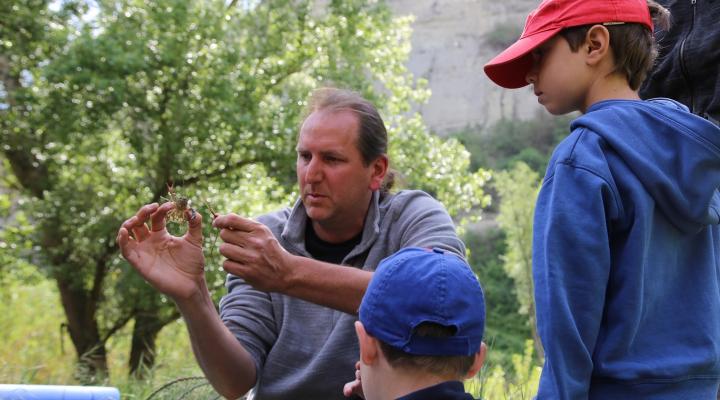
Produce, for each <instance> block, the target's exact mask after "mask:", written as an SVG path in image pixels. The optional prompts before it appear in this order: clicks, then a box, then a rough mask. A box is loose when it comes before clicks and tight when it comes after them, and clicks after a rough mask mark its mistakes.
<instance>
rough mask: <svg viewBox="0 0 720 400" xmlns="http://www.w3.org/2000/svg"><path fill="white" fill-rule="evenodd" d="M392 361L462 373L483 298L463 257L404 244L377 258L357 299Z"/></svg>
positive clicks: (479, 330) (469, 361)
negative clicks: (385, 256)
mask: <svg viewBox="0 0 720 400" xmlns="http://www.w3.org/2000/svg"><path fill="white" fill-rule="evenodd" d="M358 314H359V317H360V318H359V319H360V322H362V324H363V326H364V328H365V331H366V332H367V333H368V334H369V335H371V336H372V337H374V338H376V339H377V340H378V341H379V342H380V348H381V351H382V352H383V354H384V355H385V358H386V359H387V360H388V362H389V363H390V365H391V366H392V367H396V368H402V369H405V370H409V371H423V372H427V373H431V374H435V375H438V376H443V377H445V376H453V377H454V378H456V379H462V378H463V377H464V376H465V375H466V374H467V372H468V371H469V370H470V368H471V367H472V365H473V362H474V361H475V354H477V352H478V351H480V349H481V346H482V337H483V333H484V330H485V298H484V296H483V293H482V288H481V287H480V282H478V280H477V277H476V276H475V274H473V272H472V270H470V267H469V266H468V265H467V263H466V262H465V260H463V259H462V258H460V257H459V256H457V255H455V254H452V253H446V252H445V251H443V250H440V249H432V250H431V249H423V248H419V247H410V248H406V249H402V250H400V251H398V252H397V253H395V254H393V255H391V256H390V257H388V258H386V259H384V260H382V261H381V262H380V265H378V267H377V269H376V270H375V274H374V275H373V278H372V280H371V281H370V284H369V285H368V288H367V291H366V292H365V296H363V299H362V302H361V303H360V310H359V313H358Z"/></svg>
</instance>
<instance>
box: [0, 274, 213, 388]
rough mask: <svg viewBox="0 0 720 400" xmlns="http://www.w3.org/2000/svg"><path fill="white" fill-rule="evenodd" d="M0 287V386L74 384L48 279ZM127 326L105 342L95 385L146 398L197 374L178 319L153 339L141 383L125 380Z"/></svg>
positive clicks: (61, 320)
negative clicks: (103, 374)
mask: <svg viewBox="0 0 720 400" xmlns="http://www.w3.org/2000/svg"><path fill="white" fill-rule="evenodd" d="M2 283H3V284H4V285H3V286H2V289H0V383H16V384H48V385H78V384H79V383H78V381H77V380H76V379H75V378H74V377H73V374H74V367H75V360H76V356H75V350H74V348H73V346H72V342H71V340H70V337H69V335H68V334H67V332H65V331H64V330H63V328H62V326H63V323H64V321H65V316H64V314H63V311H62V307H61V305H60V301H59V296H58V294H57V290H56V288H55V286H54V284H53V283H52V282H51V281H48V280H44V279H37V280H35V282H34V283H32V284H23V283H18V282H7V281H3V282H2ZM131 332H132V325H128V326H126V327H125V328H124V329H123V330H121V331H120V332H118V334H116V336H115V337H113V338H112V339H110V340H109V341H108V343H107V351H108V364H109V368H110V375H109V377H108V379H107V381H105V382H99V383H98V385H99V386H114V387H117V388H118V389H119V390H120V393H121V396H122V398H123V399H144V398H147V396H148V395H150V394H151V393H152V392H153V391H154V390H155V389H156V388H158V387H160V386H162V385H163V384H165V383H166V382H169V381H172V380H174V379H176V378H179V377H188V376H199V375H202V372H201V371H200V369H199V367H198V366H197V364H196V362H195V359H194V357H193V355H192V350H191V347H190V344H189V340H188V337H187V331H186V330H185V326H184V325H183V323H182V321H177V322H175V323H172V324H170V325H168V326H166V327H165V328H164V329H163V330H162V331H161V332H160V336H159V337H158V341H157V343H158V348H157V356H156V360H157V363H156V365H155V367H154V368H153V370H152V371H149V374H148V378H147V379H145V380H142V381H140V380H135V379H132V378H129V377H128V367H127V363H128V355H129V348H130V339H131Z"/></svg>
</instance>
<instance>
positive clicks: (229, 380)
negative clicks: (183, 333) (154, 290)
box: [176, 290, 256, 399]
mask: <svg viewBox="0 0 720 400" xmlns="http://www.w3.org/2000/svg"><path fill="white" fill-rule="evenodd" d="M176 304H177V306H178V308H179V309H180V313H181V314H182V316H183V318H184V319H185V323H186V326H187V329H188V333H189V334H190V341H191V344H192V348H193V353H195V358H196V359H197V362H198V364H199V365H200V368H202V370H203V372H204V373H205V376H206V377H207V379H208V380H209V381H210V383H211V384H212V386H213V388H215V390H216V391H217V392H218V393H220V394H222V395H223V396H224V397H226V398H230V399H235V398H238V397H240V396H242V395H244V394H245V393H247V392H248V391H249V390H250V389H251V388H252V387H253V386H254V385H255V380H256V371H255V362H254V360H253V358H252V356H251V355H250V353H248V351H247V350H246V349H245V348H244V347H243V346H242V344H241V343H240V342H239V341H238V340H237V339H236V338H235V337H234V336H233V334H232V333H231V332H230V330H229V329H228V328H227V327H226V326H225V325H224V324H223V323H222V321H221V320H220V317H219V315H218V313H217V311H216V309H215V305H214V304H213V302H212V299H211V298H210V294H209V293H208V292H207V290H204V291H203V292H202V293H200V294H198V295H197V296H196V298H193V299H188V300H183V301H176Z"/></svg>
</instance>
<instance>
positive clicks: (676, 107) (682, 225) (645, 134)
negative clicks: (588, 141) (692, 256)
mask: <svg viewBox="0 0 720 400" xmlns="http://www.w3.org/2000/svg"><path fill="white" fill-rule="evenodd" d="M583 127H586V128H588V129H590V130H592V131H593V132H595V133H597V134H598V135H600V136H601V137H602V138H603V139H605V141H606V142H607V143H608V145H609V146H610V147H612V148H613V150H614V151H615V152H616V153H617V154H618V155H619V156H620V157H621V158H622V159H623V161H624V162H625V163H626V164H627V165H628V166H629V168H630V169H631V170H632V171H633V173H634V174H635V175H636V176H637V177H638V178H639V179H640V181H641V182H642V184H643V186H645V188H646V190H647V191H648V192H649V193H650V195H651V196H652V197H653V199H654V200H655V202H656V203H657V205H658V207H659V208H660V209H661V210H662V212H663V213H664V214H665V215H666V217H667V218H668V219H669V220H670V222H671V223H672V224H673V225H675V226H676V227H677V228H678V229H680V230H681V231H683V232H687V233H692V232H697V231H699V230H701V229H703V228H704V227H706V226H707V225H711V224H720V192H719V191H718V189H719V188H720V128H718V127H717V126H715V125H714V124H712V123H711V122H708V121H706V120H704V119H702V118H699V117H697V116H695V115H693V114H690V113H689V112H688V109H687V107H685V106H684V105H682V104H680V103H678V102H675V101H674V100H670V99H665V98H657V99H651V100H648V101H634V100H607V101H601V102H598V103H596V104H594V105H593V106H591V107H590V108H589V109H588V110H587V112H586V114H584V115H583V116H581V117H579V118H577V119H576V120H574V121H573V122H572V124H571V129H573V130H574V129H576V128H583ZM651 133H652V134H651Z"/></svg>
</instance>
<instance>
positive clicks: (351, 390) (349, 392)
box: [343, 361, 365, 399]
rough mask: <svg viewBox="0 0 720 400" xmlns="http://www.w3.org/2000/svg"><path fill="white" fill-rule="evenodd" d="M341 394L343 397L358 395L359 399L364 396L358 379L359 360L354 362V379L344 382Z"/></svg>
mask: <svg viewBox="0 0 720 400" xmlns="http://www.w3.org/2000/svg"><path fill="white" fill-rule="evenodd" d="M343 395H344V396H345V397H352V396H358V397H360V398H361V399H364V398H365V394H364V393H363V388H362V381H361V379H360V361H358V362H356V363H355V380H354V381H352V382H348V383H346V384H345V386H344V387H343Z"/></svg>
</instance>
